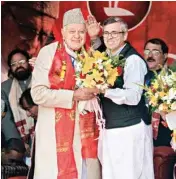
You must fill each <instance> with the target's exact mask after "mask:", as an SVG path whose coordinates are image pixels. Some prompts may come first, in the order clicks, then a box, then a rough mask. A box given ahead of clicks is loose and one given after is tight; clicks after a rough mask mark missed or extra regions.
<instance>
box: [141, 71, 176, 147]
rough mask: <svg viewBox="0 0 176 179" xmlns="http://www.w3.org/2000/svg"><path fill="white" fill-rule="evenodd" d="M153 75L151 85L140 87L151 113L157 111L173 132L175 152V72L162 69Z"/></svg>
mask: <svg viewBox="0 0 176 179" xmlns="http://www.w3.org/2000/svg"><path fill="white" fill-rule="evenodd" d="M154 73H155V78H154V79H153V80H152V81H151V85H150V86H149V87H148V86H146V85H145V86H142V87H143V89H145V91H146V92H145V96H146V97H147V99H148V101H149V106H150V107H151V111H152V112H155V111H158V112H159V113H160V114H161V115H162V118H163V119H165V120H166V122H167V125H168V127H169V128H170V130H175V131H174V132H173V138H172V141H171V144H172V147H173V148H174V150H176V135H175V134H176V72H174V71H172V70H170V69H168V70H166V69H165V68H163V69H162V70H161V72H160V74H157V73H156V72H154Z"/></svg>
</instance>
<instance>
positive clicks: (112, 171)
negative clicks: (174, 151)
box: [87, 17, 154, 179]
mask: <svg viewBox="0 0 176 179" xmlns="http://www.w3.org/2000/svg"><path fill="white" fill-rule="evenodd" d="M92 23H93V24H95V26H93V28H92V29H95V28H96V29H97V28H99V24H98V23H97V22H95V19H93V22H92ZM87 28H88V32H89V34H90V35H92V36H93V38H91V39H92V40H95V42H96V40H97V38H96V34H95V33H90V31H91V23H90V21H89V22H88V24H87ZM94 32H98V30H96V31H95V30H94ZM127 37H128V26H127V24H126V22H124V21H123V20H122V19H121V18H117V17H110V18H108V19H107V20H105V21H104V23H103V41H104V44H105V46H106V48H107V50H106V51H107V53H108V55H112V56H116V55H122V56H123V57H124V58H125V59H126V60H125V67H124V69H123V75H122V79H123V80H122V81H123V83H118V81H119V80H118V79H117V81H116V82H115V85H114V86H113V87H112V88H109V89H106V90H104V91H101V93H103V96H102V98H101V102H102V107H103V113H104V117H105V120H106V124H105V128H106V129H105V130H104V131H103V133H102V139H101V138H100V139H101V140H99V142H100V143H99V144H100V146H102V147H101V148H100V150H99V152H100V153H99V154H100V159H101V161H102V168H103V178H106V179H115V178H119V179H123V178H124V179H137V178H138V179H143V178H147V179H153V178H154V174H153V145H152V131H151V125H149V124H150V119H149V115H148V109H147V107H146V106H145V100H144V96H143V90H142V89H141V88H140V87H139V86H138V85H137V84H141V85H143V84H144V79H145V75H146V74H147V72H148V71H147V65H146V63H145V61H144V60H143V58H142V57H141V56H140V55H139V53H138V52H137V51H136V50H135V49H134V48H133V47H132V46H131V45H130V43H128V42H127ZM100 44H101V42H100ZM127 170H128V171H127Z"/></svg>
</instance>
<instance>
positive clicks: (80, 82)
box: [76, 78, 83, 87]
mask: <svg viewBox="0 0 176 179" xmlns="http://www.w3.org/2000/svg"><path fill="white" fill-rule="evenodd" d="M82 83H83V81H82V80H81V79H80V78H76V86H78V87H82Z"/></svg>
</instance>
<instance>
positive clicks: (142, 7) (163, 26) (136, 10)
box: [1, 1, 176, 80]
mask: <svg viewBox="0 0 176 179" xmlns="http://www.w3.org/2000/svg"><path fill="white" fill-rule="evenodd" d="M110 2H111V1H98V2H96V1H89V2H87V1H61V2H59V8H58V13H59V18H58V19H57V20H56V21H55V25H54V27H53V32H54V35H55V37H56V39H58V40H61V36H60V35H61V34H60V29H61V27H62V17H63V14H64V12H66V11H67V10H69V9H72V8H81V10H82V12H83V14H84V17H85V18H86V17H87V15H88V14H89V13H92V14H93V15H95V17H96V19H97V20H98V21H101V22H102V21H103V20H104V19H105V18H107V17H108V16H107V15H106V13H105V11H104V8H108V7H109V5H110ZM19 3H22V4H23V5H25V3H28V4H29V3H30V2H19ZM1 5H2V11H3V9H4V7H5V5H6V2H4V3H1ZM111 6H112V8H113V7H116V8H119V9H117V10H116V11H115V13H116V12H121V14H120V16H122V18H124V19H125V20H126V21H127V23H128V25H129V28H130V31H129V37H128V39H129V41H130V42H131V44H132V45H133V46H134V47H135V48H136V49H137V50H138V51H139V52H140V53H141V54H142V52H143V46H144V43H145V41H146V40H148V39H149V38H154V37H155V38H156V37H157V38H161V39H163V40H164V41H165V42H166V43H167V44H168V46H169V53H170V56H172V57H174V58H176V37H175V28H176V2H169V1H154V2H150V1H132V2H131V1H119V2H118V1H112V2H111ZM122 11H128V12H130V13H132V14H133V16H124V14H123V12H122ZM110 12H111V10H110ZM18 13H19V11H18ZM4 14H5V13H4ZM14 15H15V14H14ZM4 16H5V15H4ZM4 16H3V15H2V16H1V18H2V20H3V18H5V17H4ZM21 16H24V14H21ZM9 17H10V16H9ZM40 21H41V23H42V19H40ZM43 21H44V20H43ZM2 22H3V21H2ZM5 26H9V24H8V23H6V21H5V23H2V28H3V29H5ZM12 32H13V33H15V32H14V30H12ZM3 33H4V34H3ZM3 33H1V36H2V37H3V36H5V35H7V37H8V35H9V32H6V31H3ZM16 36H19V33H18V34H17V35H16ZM12 39H13V38H12V37H10V35H9V39H7V38H6V39H5V38H2V42H1V44H2V47H1V49H2V61H3V63H2V64H3V65H2V67H3V70H2V71H3V72H2V73H5V72H4V71H6V69H7V66H6V65H5V63H6V60H7V54H8V53H9V49H10V48H8V44H9V45H13V44H12V43H13V40H12ZM7 42H8V43H7ZM33 44H34V43H33ZM14 47H15V45H14ZM4 54H6V55H4ZM4 68H5V70H4ZM2 80H3V79H2Z"/></svg>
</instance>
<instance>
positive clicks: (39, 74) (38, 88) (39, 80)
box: [31, 44, 74, 109]
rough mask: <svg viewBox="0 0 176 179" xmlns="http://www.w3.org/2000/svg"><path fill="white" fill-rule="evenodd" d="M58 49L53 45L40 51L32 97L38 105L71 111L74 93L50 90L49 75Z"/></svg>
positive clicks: (33, 74) (34, 75)
mask: <svg viewBox="0 0 176 179" xmlns="http://www.w3.org/2000/svg"><path fill="white" fill-rule="evenodd" d="M52 45H53V46H52ZM56 47H57V46H56ZM56 47H55V44H51V46H46V47H44V48H42V49H41V50H40V52H39V55H38V57H37V60H36V64H35V67H34V71H33V73H32V87H31V95H32V98H33V100H34V102H35V103H36V104H38V105H42V106H45V107H60V108H66V109H71V108H72V99H73V93H74V91H72V90H63V89H58V90H56V89H50V83H49V79H48V74H49V70H50V68H51V65H52V61H53V58H54V54H55V51H56Z"/></svg>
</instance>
